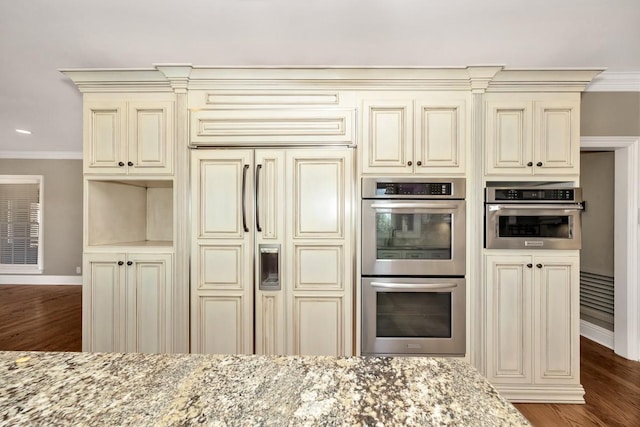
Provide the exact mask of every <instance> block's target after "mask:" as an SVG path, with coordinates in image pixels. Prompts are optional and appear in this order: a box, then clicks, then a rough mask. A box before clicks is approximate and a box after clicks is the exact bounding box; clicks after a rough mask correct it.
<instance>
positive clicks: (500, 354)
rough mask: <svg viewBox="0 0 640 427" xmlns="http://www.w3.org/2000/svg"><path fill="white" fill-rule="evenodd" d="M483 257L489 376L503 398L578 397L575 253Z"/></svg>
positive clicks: (565, 399)
mask: <svg viewBox="0 0 640 427" xmlns="http://www.w3.org/2000/svg"><path fill="white" fill-rule="evenodd" d="M512 254H513V251H512V252H511V254H495V255H494V254H491V255H486V256H485V272H486V313H487V314H486V375H487V378H488V379H489V381H490V382H491V383H492V384H493V385H494V386H496V388H497V389H498V390H499V391H500V392H501V393H502V394H503V395H504V396H505V397H506V398H508V399H510V400H512V401H519V402H567V403H578V402H583V401H584V400H583V395H584V390H583V388H582V386H581V385H580V365H579V364H580V353H579V352H580V349H579V338H580V331H579V266H580V258H579V256H578V253H577V251H576V252H573V251H558V252H557V253H554V252H546V253H545V254H541V255H538V254H531V253H529V252H524V253H523V254H521V255H512Z"/></svg>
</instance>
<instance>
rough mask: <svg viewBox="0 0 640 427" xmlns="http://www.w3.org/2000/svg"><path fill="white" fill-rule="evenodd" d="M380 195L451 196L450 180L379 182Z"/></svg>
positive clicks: (378, 190)
mask: <svg viewBox="0 0 640 427" xmlns="http://www.w3.org/2000/svg"><path fill="white" fill-rule="evenodd" d="M376 195H378V196H395V195H407V196H450V195H451V183H450V182H420V183H416V182H379V183H378V184H377V188H376Z"/></svg>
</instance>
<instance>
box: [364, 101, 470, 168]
mask: <svg viewBox="0 0 640 427" xmlns="http://www.w3.org/2000/svg"><path fill="white" fill-rule="evenodd" d="M368 96H369V95H367V97H365V98H364V99H363V101H362V115H363V117H362V126H363V128H362V149H361V153H362V154H361V164H362V173H363V174H401V175H402V174H441V173H446V174H464V173H465V154H466V148H467V138H468V135H467V127H468V126H467V124H468V122H469V120H470V116H469V115H468V114H469V111H468V108H467V105H468V104H469V96H470V95H469V94H467V93H457V92H452V93H440V92H434V93H429V94H421V95H419V96H417V95H416V94H415V93H413V94H411V93H409V94H403V93H391V94H387V95H384V96H383V95H376V96H375V97H372V98H369V97H368Z"/></svg>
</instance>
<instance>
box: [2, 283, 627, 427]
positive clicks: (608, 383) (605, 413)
mask: <svg viewBox="0 0 640 427" xmlns="http://www.w3.org/2000/svg"><path fill="white" fill-rule="evenodd" d="M580 344H581V353H580V360H581V379H582V384H583V386H584V388H585V390H586V396H585V399H586V401H587V403H586V404H585V405H554V404H530V403H518V404H516V405H515V406H516V407H517V408H518V409H519V410H520V411H521V412H522V413H523V414H524V416H525V417H527V419H529V421H531V423H532V424H533V425H534V426H540V427H546V426H553V427H559V426H640V362H632V361H629V360H626V359H623V358H621V357H619V356H616V355H615V354H614V353H613V351H612V350H609V349H608V348H606V347H603V346H601V345H599V344H597V343H595V342H593V341H590V340H588V339H586V338H581V339H580ZM81 348H82V287H81V286H0V350H37V351H80V350H81Z"/></svg>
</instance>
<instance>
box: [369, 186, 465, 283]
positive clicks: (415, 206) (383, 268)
mask: <svg viewBox="0 0 640 427" xmlns="http://www.w3.org/2000/svg"><path fill="white" fill-rule="evenodd" d="M464 197H465V181H464V179H462V178H456V179H415V178H399V179H392V178H363V180H362V274H363V275H372V276H382V275H402V276H464V274H465V268H466V260H465V201H464Z"/></svg>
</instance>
